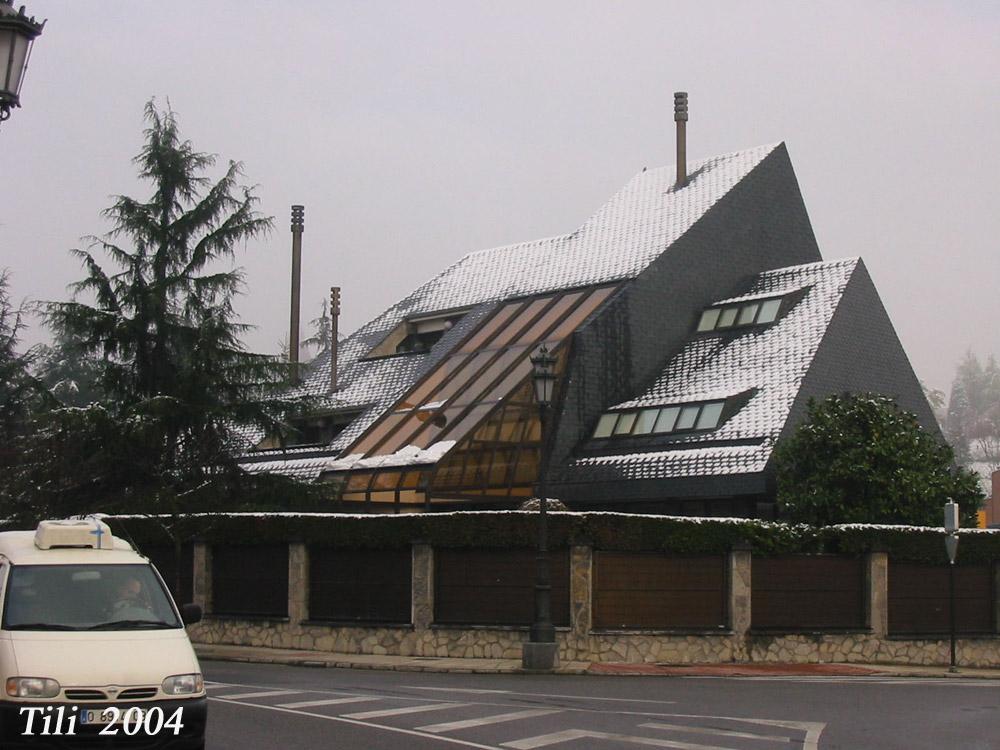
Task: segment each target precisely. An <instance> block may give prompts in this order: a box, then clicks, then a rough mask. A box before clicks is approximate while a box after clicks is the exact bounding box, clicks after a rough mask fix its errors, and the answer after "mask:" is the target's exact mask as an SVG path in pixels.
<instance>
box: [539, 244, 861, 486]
mask: <svg viewBox="0 0 1000 750" xmlns="http://www.w3.org/2000/svg"><path fill="white" fill-rule="evenodd" d="M859 263H860V260H859V259H858V258H849V259H845V260H836V261H830V262H822V263H809V264H806V265H801V266H791V267H788V268H780V269H777V270H772V271H766V272H764V273H761V274H758V275H756V276H755V277H754V278H753V279H752V280H751V281H750V282H749V283H748V285H747V287H746V289H745V290H744V292H743V293H742V294H740V295H738V296H736V297H730V298H728V299H727V300H719V303H722V302H731V301H737V300H740V301H742V300H744V299H753V298H755V297H757V298H762V297H773V296H776V295H778V294H785V293H789V294H790V293H793V292H799V293H800V294H802V295H803V296H802V297H801V299H800V300H799V301H798V303H797V304H796V305H795V306H794V307H792V308H791V310H789V311H788V312H787V313H786V314H785V315H784V316H783V317H782V318H780V319H779V320H778V322H776V323H774V324H772V325H770V326H763V327H749V328H742V329H735V330H729V331H719V332H714V333H710V334H704V333H701V334H699V333H693V334H692V337H691V339H690V340H689V341H688V342H687V344H686V345H685V346H684V347H683V348H682V349H681V351H680V352H679V353H677V354H676V355H675V356H674V357H672V358H671V359H670V361H669V362H668V363H667V365H666V367H664V369H663V371H662V372H661V374H660V375H659V377H657V378H656V380H655V382H653V384H652V385H650V386H649V387H648V388H647V389H646V390H645V391H643V392H642V393H640V394H638V395H637V396H636V397H635V398H633V399H630V400H628V401H624V402H622V403H619V404H614V405H613V406H611V407H610V408H611V409H628V408H642V407H652V406H668V405H672V404H684V403H691V402H697V401H710V400H716V399H722V398H729V397H733V396H737V395H739V394H752V395H750V396H749V400H748V401H747V402H746V403H745V404H744V405H743V407H742V408H741V409H739V411H737V412H736V413H735V414H733V415H732V416H731V417H730V418H729V419H728V420H726V422H725V423H723V424H722V425H721V426H720V427H719V428H718V429H716V430H713V431H711V432H699V433H688V434H686V435H683V434H682V435H678V436H674V437H667V436H663V437H662V438H659V439H656V440H657V442H656V443H655V444H652V443H651V442H647V443H646V444H645V445H644V447H643V448H641V449H640V448H636V444H635V443H632V444H631V445H632V447H631V448H623V447H622V441H620V440H615V439H611V440H605V441H590V443H589V444H588V445H587V446H586V447H585V452H586V455H584V456H583V457H580V458H577V459H575V460H573V461H572V462H571V463H569V464H568V465H566V466H564V467H561V468H554V469H553V471H552V478H553V481H557V482H578V481H600V480H602V479H606V480H621V479H667V478H676V477H687V476H706V475H726V474H749V473H757V472H761V471H763V470H764V467H765V465H766V464H767V462H768V459H769V458H770V456H771V450H772V448H773V445H774V443H775V441H776V440H777V438H778V436H779V434H780V433H781V430H782V428H783V427H784V425H785V422H786V421H787V419H788V415H789V413H790V411H791V408H792V403H793V402H794V400H795V397H796V395H797V394H798V392H799V389H800V387H801V384H802V381H803V379H804V378H805V375H806V372H807V371H808V369H809V366H810V365H811V364H812V361H813V358H814V357H815V356H816V352H817V351H818V349H819V346H820V342H821V341H822V339H823V336H824V334H825V333H826V330H827V328H828V326H829V325H830V321H831V320H832V318H833V314H834V312H835V311H836V309H837V306H838V304H839V303H840V300H841V298H842V297H843V294H844V290H845V289H846V288H847V284H848V282H849V280H850V278H851V274H852V273H853V272H854V269H855V268H856V267H857V266H858V264H859Z"/></svg>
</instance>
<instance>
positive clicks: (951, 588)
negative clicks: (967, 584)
mask: <svg viewBox="0 0 1000 750" xmlns="http://www.w3.org/2000/svg"><path fill="white" fill-rule="evenodd" d="M948 620H949V625H950V627H949V629H950V630H951V666H950V667H949V668H948V671H949V672H957V671H958V667H957V666H956V665H957V660H956V659H955V561H954V560H952V561H951V563H950V564H949V565H948Z"/></svg>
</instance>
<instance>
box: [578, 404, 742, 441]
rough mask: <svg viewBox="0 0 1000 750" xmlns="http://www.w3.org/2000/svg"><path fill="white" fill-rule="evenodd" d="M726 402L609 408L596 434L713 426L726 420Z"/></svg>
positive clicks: (620, 434) (621, 434)
mask: <svg viewBox="0 0 1000 750" xmlns="http://www.w3.org/2000/svg"><path fill="white" fill-rule="evenodd" d="M725 406H726V402H725V401H705V402H701V403H695V404H684V405H682V406H663V407H656V408H653V409H639V410H634V411H618V412H607V413H605V414H602V415H601V418H600V419H599V420H598V421H597V427H596V429H595V430H594V438H619V437H628V436H630V435H632V436H635V435H650V434H653V435H662V434H667V433H682V432H699V431H708V430H714V429H716V428H717V427H718V426H719V425H720V424H721V423H722V421H723V419H722V417H723V412H724V411H725Z"/></svg>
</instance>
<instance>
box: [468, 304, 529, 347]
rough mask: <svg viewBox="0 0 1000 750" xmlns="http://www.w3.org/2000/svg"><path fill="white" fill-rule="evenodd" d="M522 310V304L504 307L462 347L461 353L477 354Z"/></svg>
mask: <svg viewBox="0 0 1000 750" xmlns="http://www.w3.org/2000/svg"><path fill="white" fill-rule="evenodd" d="M520 308H521V303H520V302H514V303H512V304H509V305H506V306H504V307H503V308H502V309H500V310H499V311H498V312H497V313H495V314H494V315H493V317H492V318H490V319H489V320H487V321H486V323H484V324H483V325H482V327H480V329H479V330H478V331H476V333H475V334H474V335H473V336H472V338H470V339H469V340H468V341H466V342H465V344H464V345H463V346H462V348H461V350H460V351H463V352H477V351H479V350H480V349H482V348H483V346H484V344H485V343H486V341H487V340H488V339H489V338H490V337H491V336H493V335H494V334H495V333H496V332H497V331H499V330H500V329H501V328H502V327H503V326H505V325H506V324H507V321H509V320H510V319H511V317H512V316H513V315H514V313H516V312H517V311H518V310H519V309H520Z"/></svg>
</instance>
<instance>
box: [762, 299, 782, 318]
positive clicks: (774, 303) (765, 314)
mask: <svg viewBox="0 0 1000 750" xmlns="http://www.w3.org/2000/svg"><path fill="white" fill-rule="evenodd" d="M780 307H781V300H780V299H769V300H768V301H767V302H764V303H763V304H762V305H761V306H760V315H758V316H757V322H758V323H772V322H774V321H775V320H776V319H777V317H778V309H779V308H780Z"/></svg>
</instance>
